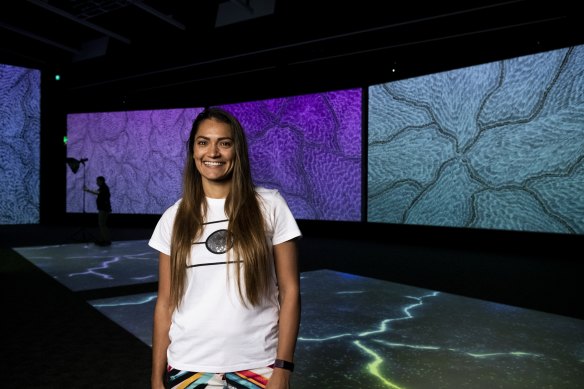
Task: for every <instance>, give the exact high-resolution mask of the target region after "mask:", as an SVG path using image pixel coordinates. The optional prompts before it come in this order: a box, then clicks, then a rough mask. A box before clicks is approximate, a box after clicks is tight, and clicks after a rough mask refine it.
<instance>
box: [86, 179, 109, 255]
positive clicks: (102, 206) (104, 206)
mask: <svg viewBox="0 0 584 389" xmlns="http://www.w3.org/2000/svg"><path fill="white" fill-rule="evenodd" d="M96 183H97V186H98V188H97V190H91V189H89V188H87V187H85V188H83V190H85V191H86V192H89V193H91V194H94V195H97V199H96V200H95V201H96V203H97V212H98V215H97V216H98V225H99V234H100V239H98V240H97V241H96V242H95V244H97V245H99V246H109V245H111V244H112V241H111V238H110V232H109V228H108V226H107V219H108V217H109V214H110V213H111V212H112V205H111V202H110V190H109V186H107V184H106V183H105V177H103V176H99V177H97V179H96Z"/></svg>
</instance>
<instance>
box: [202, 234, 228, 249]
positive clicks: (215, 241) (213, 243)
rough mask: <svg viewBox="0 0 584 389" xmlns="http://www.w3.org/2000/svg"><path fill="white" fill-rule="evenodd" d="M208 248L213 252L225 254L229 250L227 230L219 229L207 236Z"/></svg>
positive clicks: (206, 244)
mask: <svg viewBox="0 0 584 389" xmlns="http://www.w3.org/2000/svg"><path fill="white" fill-rule="evenodd" d="M205 246H207V249H208V250H209V251H210V252H212V253H213V254H223V253H225V252H227V250H229V248H230V247H228V245H227V230H217V231H215V232H213V233H212V234H211V235H209V237H208V238H207V241H206V242H205Z"/></svg>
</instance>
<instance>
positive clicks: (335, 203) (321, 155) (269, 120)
mask: <svg viewBox="0 0 584 389" xmlns="http://www.w3.org/2000/svg"><path fill="white" fill-rule="evenodd" d="M223 108H225V109H227V110H228V111H230V112H232V113H233V114H234V115H235V116H236V117H237V118H238V119H239V120H240V121H241V124H242V125H243V127H244V129H245V130H246V135H247V139H248V143H249V150H250V159H251V167H252V174H253V177H254V181H255V183H256V185H260V186H264V187H268V188H275V189H278V190H279V191H280V193H282V195H283V196H284V198H285V199H286V201H287V202H288V204H289V206H290V209H291V210H292V213H293V214H294V216H295V217H296V218H297V219H305V220H338V221H359V220H361V90H360V89H353V90H344V91H338V92H328V93H321V94H312V95H305V96H297V97H289V98H281V99H273V100H264V101H258V102H248V103H241V104H232V105H225V106H223Z"/></svg>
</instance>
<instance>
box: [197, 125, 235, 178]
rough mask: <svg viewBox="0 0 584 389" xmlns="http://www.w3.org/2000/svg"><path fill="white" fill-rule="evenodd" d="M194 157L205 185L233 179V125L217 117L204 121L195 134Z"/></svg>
mask: <svg viewBox="0 0 584 389" xmlns="http://www.w3.org/2000/svg"><path fill="white" fill-rule="evenodd" d="M193 158H194V160H195V166H196V167H197V170H198V171H199V173H200V174H201V176H202V178H203V184H204V185H205V184H212V183H220V182H221V183H224V182H228V181H229V180H231V173H232V171H233V164H234V159H235V147H234V144H233V137H232V134H231V127H229V125H228V124H227V123H223V122H220V121H217V120H215V119H206V120H204V121H202V122H201V124H200V125H199V128H198V130H197V133H196V136H195V141H194V145H193Z"/></svg>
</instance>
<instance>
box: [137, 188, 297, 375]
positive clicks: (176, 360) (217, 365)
mask: <svg viewBox="0 0 584 389" xmlns="http://www.w3.org/2000/svg"><path fill="white" fill-rule="evenodd" d="M256 191H257V192H258V193H259V194H260V198H261V200H262V201H261V205H262V206H263V210H264V219H265V221H266V240H267V242H268V244H269V245H270V247H271V246H273V245H277V244H279V243H283V242H286V241H288V240H290V239H293V238H296V237H299V236H300V235H301V233H300V230H299V228H298V225H297V224H296V221H295V220H294V217H293V215H292V212H290V209H289V208H288V204H287V203H286V201H285V200H284V198H283V197H282V196H281V195H280V193H279V192H278V191H277V190H273V189H265V188H256ZM180 201H181V200H178V201H177V202H176V203H175V204H174V205H172V206H171V207H170V208H168V209H167V210H166V211H165V212H164V214H163V215H162V217H161V218H160V220H159V221H158V224H157V225H156V228H155V229H154V233H153V234H152V237H151V239H150V241H149V243H148V244H149V245H150V246H151V247H152V248H154V249H156V250H158V251H160V252H162V253H164V254H167V255H170V243H171V240H172V238H171V236H172V229H173V223H174V218H175V216H176V212H177V209H178V204H179V203H180ZM207 203H208V209H207V223H206V224H205V225H204V226H203V227H204V230H203V234H202V235H201V237H200V238H199V239H198V242H197V243H195V244H193V246H192V249H191V259H190V263H189V264H188V269H187V281H186V282H187V284H186V288H185V295H184V297H183V301H182V304H181V306H180V308H179V309H177V310H175V311H174V313H173V315H172V323H171V326H170V340H171V343H170V346H169V347H168V352H167V356H168V363H169V365H171V366H172V367H173V368H175V369H180V370H187V371H194V372H209V373H224V372H232V371H238V370H245V369H251V368H258V367H263V366H268V365H270V364H272V363H273V362H274V359H275V357H276V348H277V342H278V316H279V309H280V307H279V304H278V298H277V296H278V288H277V285H276V276H275V271H274V269H273V268H272V274H273V280H274V282H273V284H272V291H271V294H272V295H273V298H272V299H269V300H270V301H266V302H265V303H263V304H262V305H260V306H257V307H253V306H251V304H247V305H248V306H247V307H246V306H244V305H243V304H242V302H241V298H240V296H239V292H238V290H237V285H236V283H235V272H234V270H235V269H234V268H233V266H235V265H234V264H230V265H227V264H226V259H227V255H226V253H225V252H224V251H225V245H226V242H225V237H224V234H223V233H224V232H225V231H224V230H226V229H227V225H228V220H227V216H226V215H225V211H224V205H225V199H212V198H207ZM271 252H272V250H270V253H271ZM229 260H230V261H233V260H237V258H233V255H230V256H229ZM271 263H272V264H273V258H272V261H271ZM240 266H242V265H241V264H240ZM228 268H229V269H231V272H230V277H229V278H228V277H227V269H228ZM243 286H244V282H242V288H243ZM243 291H244V296H245V289H244V288H243Z"/></svg>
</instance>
